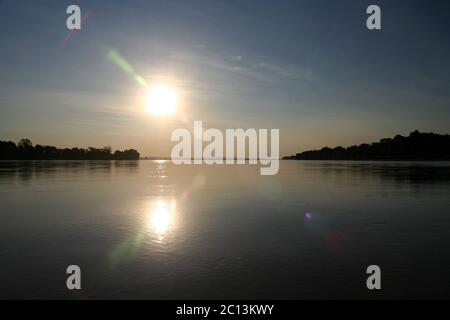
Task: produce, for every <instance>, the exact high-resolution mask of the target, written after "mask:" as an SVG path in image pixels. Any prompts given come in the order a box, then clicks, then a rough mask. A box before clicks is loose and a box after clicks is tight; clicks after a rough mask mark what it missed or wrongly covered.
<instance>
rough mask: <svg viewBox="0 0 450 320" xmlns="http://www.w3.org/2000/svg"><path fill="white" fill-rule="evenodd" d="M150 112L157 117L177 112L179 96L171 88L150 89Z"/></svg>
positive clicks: (148, 93)
mask: <svg viewBox="0 0 450 320" xmlns="http://www.w3.org/2000/svg"><path fill="white" fill-rule="evenodd" d="M146 105H147V109H148V111H150V112H151V113H153V114H154V115H157V116H167V115H170V114H173V113H175V112H176V111H177V94H176V92H175V90H174V89H173V88H171V87H169V86H165V85H157V86H153V87H150V89H149V90H148V92H147V96H146Z"/></svg>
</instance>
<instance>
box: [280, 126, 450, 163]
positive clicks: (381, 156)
mask: <svg viewBox="0 0 450 320" xmlns="http://www.w3.org/2000/svg"><path fill="white" fill-rule="evenodd" d="M283 159H292V160H450V135H440V134H435V133H421V132H419V131H417V130H415V131H414V132H411V133H410V135H409V136H408V137H404V136H401V135H396V136H395V137H394V138H393V139H391V138H385V139H381V140H380V141H379V142H374V143H372V144H370V145H369V144H366V143H363V144H361V145H359V146H350V147H347V148H343V147H336V148H333V149H331V148H328V147H324V148H322V149H321V150H312V151H305V152H302V153H297V154H296V155H294V156H288V157H284V158H283Z"/></svg>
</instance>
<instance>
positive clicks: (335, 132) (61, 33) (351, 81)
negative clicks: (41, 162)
mask: <svg viewBox="0 0 450 320" xmlns="http://www.w3.org/2000/svg"><path fill="white" fill-rule="evenodd" d="M70 4H77V5H79V6H80V8H81V11H82V15H83V16H86V15H87V13H89V14H88V17H87V18H86V19H85V20H84V21H83V23H82V28H81V30H79V31H78V32H76V33H74V34H72V36H71V37H70V39H69V40H68V41H64V40H65V39H66V37H67V35H68V32H69V31H68V30H67V28H66V18H67V17H68V15H67V14H66V8H67V6H68V5H70ZM371 4H377V5H379V6H380V8H381V21H382V29H381V30H375V31H371V30H368V29H367V28H366V19H367V17H368V15H367V14H366V8H367V7H368V6H369V5H371ZM0 29H1V32H0V43H1V49H0V140H12V141H18V140H19V139H21V138H25V137H27V138H29V139H31V141H32V142H33V143H35V144H42V145H56V146H59V147H72V146H80V147H88V146H92V147H102V146H106V145H109V146H111V147H112V148H113V149H128V148H135V149H137V150H139V151H140V153H141V155H142V156H168V155H170V150H171V148H172V146H173V145H174V143H173V142H171V141H170V134H171V132H172V131H173V130H174V129H176V128H188V129H190V130H192V127H193V121H194V120H202V121H203V126H204V127H205V128H219V129H225V128H244V129H246V128H255V129H259V128H261V129H263V128H269V129H270V128H277V129H279V130H280V155H288V154H294V153H297V152H301V151H304V150H309V149H314V148H321V147H323V146H329V147H335V146H338V145H342V146H349V145H353V144H360V143H363V142H373V141H378V140H379V139H381V138H385V137H392V136H395V135H396V134H403V135H407V134H409V133H410V132H411V131H413V130H415V129H418V130H419V131H426V132H428V131H433V132H437V133H450V72H449V71H450V60H449V58H448V57H450V41H449V39H450V3H449V2H448V1H446V0H436V1H392V0H391V1H365V0H353V1H351V0H339V1H337V0H335V1H330V0H307V1H306V0H304V1H302V0H297V1H283V0H282V1H272V0H270V1H265V0H258V1H256V0H255V1H250V0H239V1H236V0H227V1H225V0H221V1H218V0H217V1H213V0H203V1H197V0H195V1H194V0H170V1H169V0H164V1H138V0H129V1H112V0H108V1H95V0H90V1H74V0H71V1H31V0H30V1H24V0H2V1H0ZM111 52H114V53H117V54H118V55H120V57H122V58H123V60H124V61H126V62H127V65H128V66H130V67H132V69H133V73H127V72H125V71H124V70H123V69H121V68H120V67H119V66H118V65H117V64H116V63H114V62H113V61H112V59H110V58H108V55H111ZM136 76H139V77H140V78H141V79H144V80H145V83H146V84H147V85H146V86H144V85H142V83H139V82H138V81H136ZM159 84H165V85H169V86H170V87H171V88H174V90H175V91H176V93H177V100H178V106H177V108H178V112H177V114H176V115H172V116H168V117H157V116H154V115H152V114H150V113H148V112H146V111H145V96H146V93H147V91H148V87H151V86H153V85H159Z"/></svg>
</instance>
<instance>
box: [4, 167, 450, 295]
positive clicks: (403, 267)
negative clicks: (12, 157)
mask: <svg viewBox="0 0 450 320" xmlns="http://www.w3.org/2000/svg"><path fill="white" fill-rule="evenodd" d="M449 195H450V163H448V162H447V163H443V162H441V163H418V162H409V163H406V162H326V161H324V162H321V161H311V162H306V161H302V162H300V161H282V162H281V164H280V172H279V174H278V175H276V176H260V175H259V170H258V168H257V167H255V166H174V165H172V164H171V163H170V162H165V161H138V162H126V161H125V162H102V161H99V162H96V161H94V162H83V161H80V162H73V161H72V162H70V161H69V162H67V161H60V162H58V161H42V162H0V204H1V214H0V298H88V299H96V298H372V297H373V298H379V297H384V298H401V297H403V298H407V297H411V298H419V297H420V298H429V297H438V298H442V297H447V298H450V196H449ZM70 264H77V265H79V266H80V267H81V269H82V287H83V290H82V291H81V292H79V293H75V292H71V291H68V290H67V289H66V287H65V282H66V276H67V275H66V273H65V269H66V267H67V266H68V265H70ZM370 264H378V265H380V267H381V270H382V288H383V289H382V291H381V292H368V290H367V289H366V287H365V281H366V274H365V270H366V267H367V266H368V265H370Z"/></svg>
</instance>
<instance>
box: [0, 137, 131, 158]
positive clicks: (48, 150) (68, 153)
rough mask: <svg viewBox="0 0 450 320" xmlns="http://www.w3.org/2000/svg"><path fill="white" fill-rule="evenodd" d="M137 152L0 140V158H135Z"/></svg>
mask: <svg viewBox="0 0 450 320" xmlns="http://www.w3.org/2000/svg"><path fill="white" fill-rule="evenodd" d="M137 159H139V152H137V150H134V149H129V150H124V151H118V150H117V151H115V152H114V153H113V152H112V148H111V147H110V146H106V147H103V148H101V149H97V148H93V147H89V148H88V149H82V148H71V149H69V148H64V149H58V148H56V147H54V146H42V145H39V144H38V145H36V146H34V147H33V144H32V143H31V141H30V140H29V139H21V140H20V141H19V142H18V143H17V145H16V144H15V143H14V142H12V141H0V160H137Z"/></svg>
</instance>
